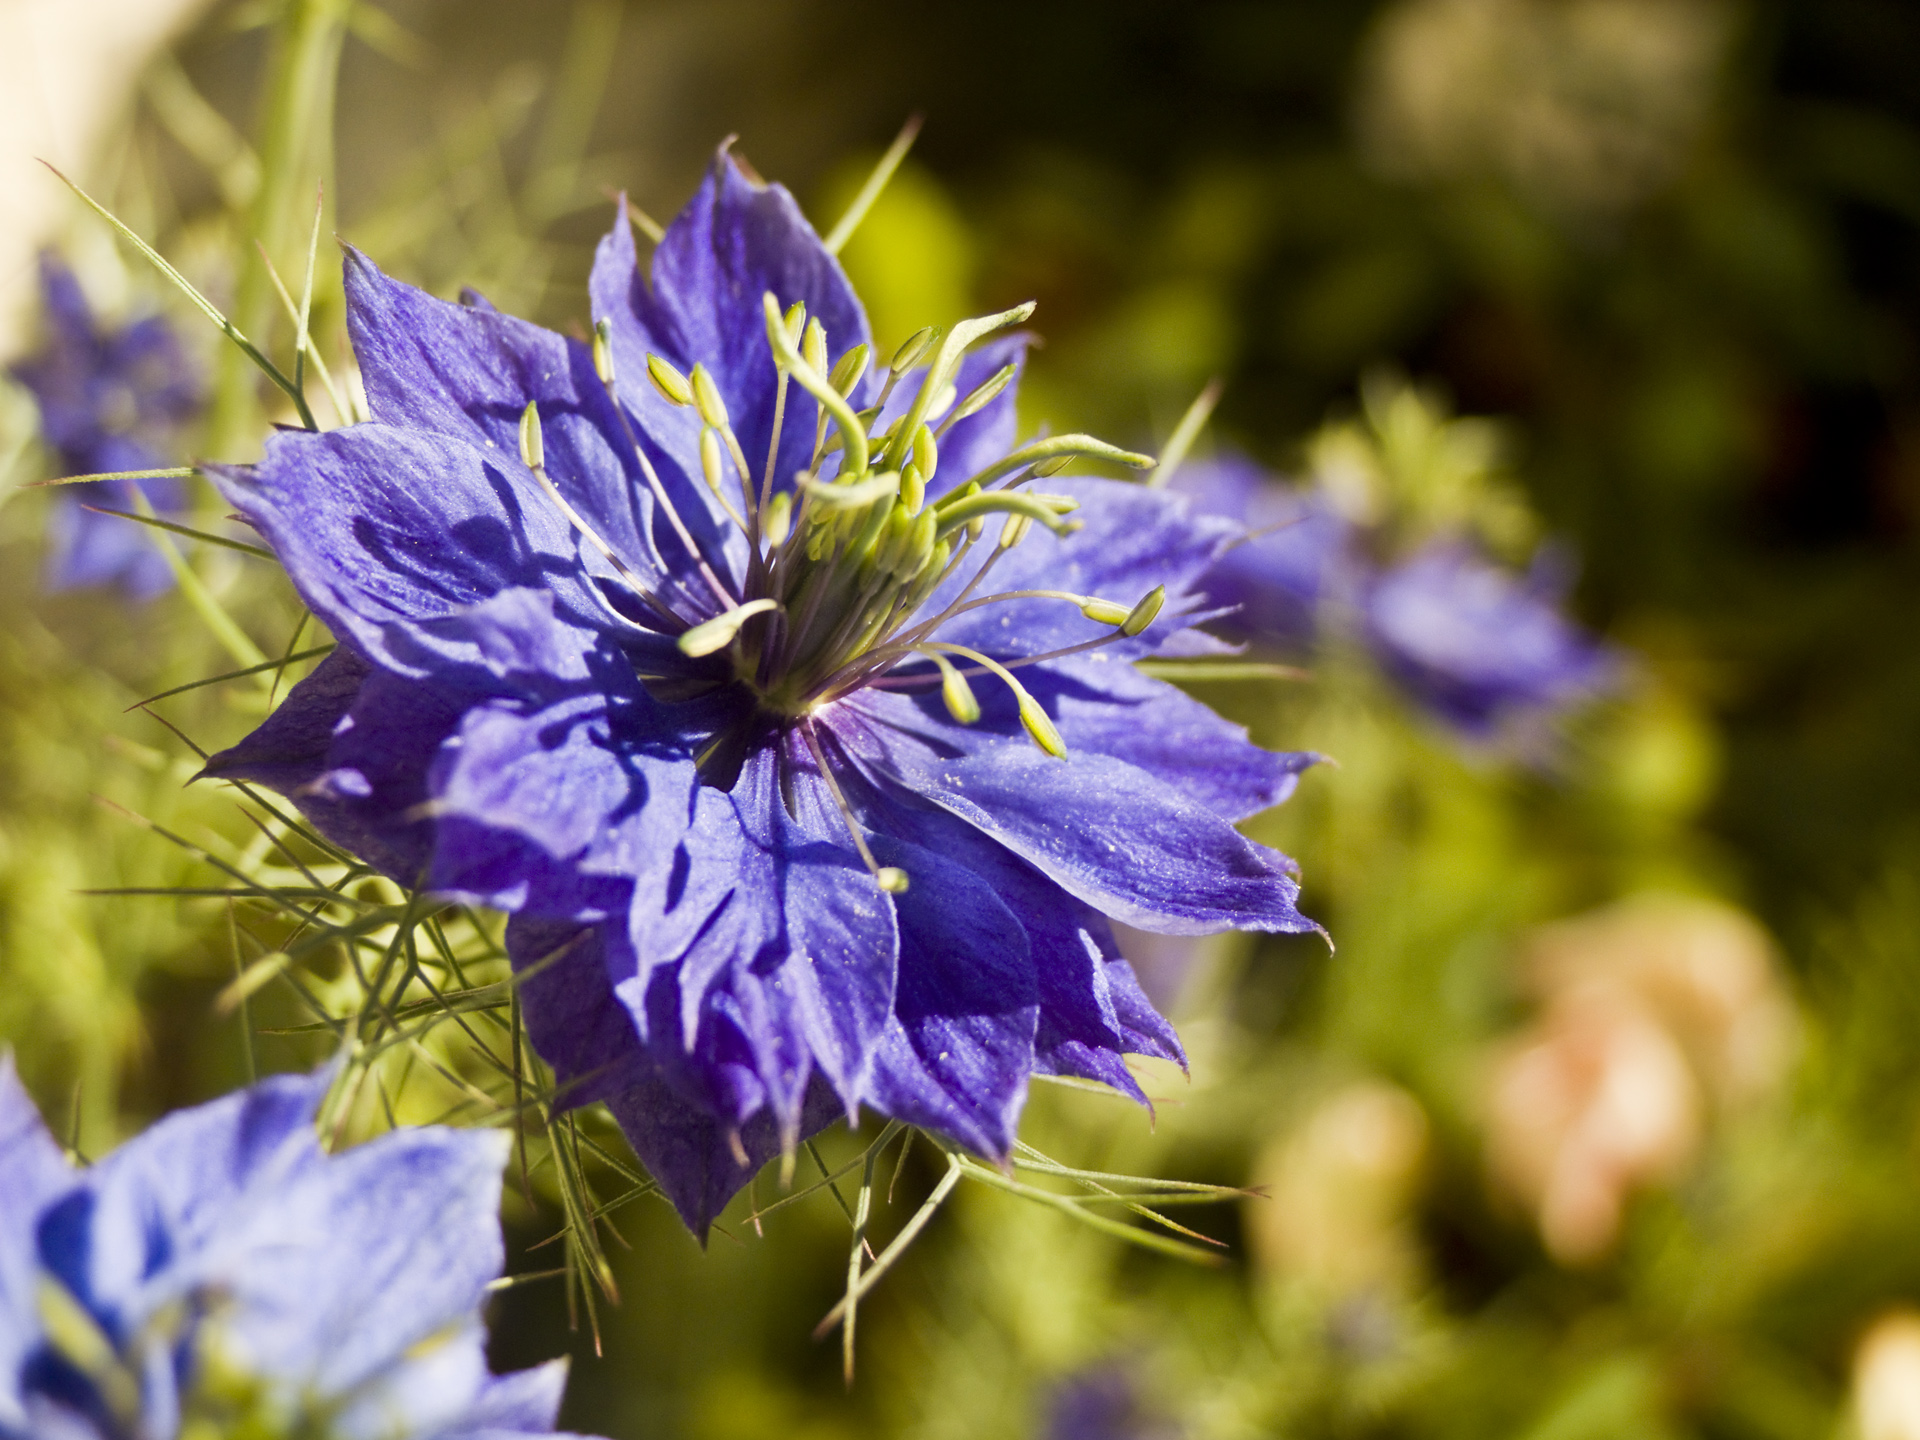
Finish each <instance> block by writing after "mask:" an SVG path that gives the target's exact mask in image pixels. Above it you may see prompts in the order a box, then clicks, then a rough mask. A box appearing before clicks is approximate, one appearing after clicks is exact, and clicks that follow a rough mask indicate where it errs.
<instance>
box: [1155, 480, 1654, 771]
mask: <svg viewBox="0 0 1920 1440" xmlns="http://www.w3.org/2000/svg"><path fill="white" fill-rule="evenodd" d="M1172 488H1173V489H1175V490H1176V491H1178V492H1180V493H1182V494H1185V495H1187V496H1189V497H1190V498H1191V499H1192V501H1193V503H1194V505H1195V507H1196V508H1197V509H1199V510H1200V511H1202V512H1203V513H1205V514H1210V515H1220V516H1226V517H1229V518H1231V519H1233V520H1236V521H1238V522H1239V523H1241V524H1242V525H1244V526H1245V527H1246V528H1247V531H1248V534H1249V537H1250V538H1248V539H1247V540H1246V541H1245V542H1244V543H1241V544H1238V545H1236V546H1234V547H1233V548H1232V549H1230V550H1228V551H1227V552H1226V553H1225V554H1224V555H1223V556H1222V557H1221V558H1220V561H1219V562H1218V563H1217V564H1216V565H1215V566H1214V568H1213V570H1212V571H1211V572H1210V573H1209V574H1208V575H1207V577H1206V579H1205V580H1204V582H1203V589H1204V590H1205V592H1206V595H1207V597H1208V599H1209V600H1210V601H1211V602H1212V603H1213V604H1215V605H1217V606H1219V607H1221V608H1222V609H1229V610H1231V612H1232V613H1230V614H1227V615H1224V616H1223V617H1221V619H1220V620H1219V621H1218V622H1217V628H1219V629H1220V630H1221V631H1222V633H1224V634H1227V635H1229V636H1231V637H1232V638H1234V639H1237V640H1241V641H1250V642H1253V643H1256V644H1262V645H1267V646H1272V647H1275V648H1279V649H1288V650H1311V649H1312V648H1314V646H1315V645H1317V644H1320V643H1324V642H1326V641H1329V640H1336V639H1337V640H1344V641H1347V642H1352V643H1357V644H1358V645H1360V646H1361V647H1362V648H1364V649H1365V651H1366V652H1367V653H1368V654H1370V655H1371V656H1372V657H1373V659H1374V661H1375V663H1376V664H1377V665H1378V666H1379V667H1380V668H1381V669H1382V670H1384V671H1385V672H1386V673H1387V674H1388V675H1390V676H1391V677H1392V678H1393V679H1394V680H1395V681H1396V682H1398V684H1399V685H1400V687H1401V688H1402V689H1403V690H1404V691H1405V692H1406V693H1407V694H1408V695H1409V696H1410V697H1411V698H1412V699H1413V700H1414V701H1415V702H1416V703H1417V704H1419V705H1420V706H1422V707H1423V708H1424V709H1426V710H1427V711H1428V712H1429V713H1430V714H1432V715H1434V716H1435V717H1436V718H1438V719H1439V720H1441V721H1442V722H1444V723H1445V724H1446V725H1448V726H1450V727H1452V729H1453V730H1454V731H1455V732H1456V733H1458V734H1460V735H1462V736H1464V737H1466V738H1467V739H1470V740H1473V741H1478V742H1492V741H1505V740H1509V739H1515V738H1519V739H1525V738H1527V737H1528V732H1529V731H1530V730H1532V729H1534V728H1537V726H1538V725H1539V723H1540V722H1542V721H1544V720H1546V719H1549V718H1551V717H1552V716H1553V715H1555V714H1556V713H1559V712H1562V711H1564V710H1565V709H1567V708H1568V707H1570V706H1572V705H1574V704H1576V703H1578V702H1579V701H1581V700H1584V699H1587V698H1589V697H1591V696H1593V695H1594V694H1596V693H1597V692H1599V691H1601V690H1604V689H1605V688H1607V686H1609V685H1610V684H1611V683H1613V682H1614V681H1615V680H1616V678H1617V677H1618V674H1619V669H1620V666H1619V660H1618V658H1617V657H1616V656H1615V655H1614V654H1613V653H1612V652H1611V651H1610V650H1608V649H1607V648H1606V647H1605V646H1603V645H1601V644H1600V643H1598V642H1597V641H1595V640H1594V639H1593V638H1592V637H1591V636H1589V635H1588V634H1586V633H1585V632H1584V631H1582V630H1581V629H1580V628H1579V627H1578V626H1576V625H1574V624H1573V623H1572V622H1571V621H1569V620H1568V619H1567V618H1566V617H1565V615H1564V614H1563V613H1562V609H1561V602H1562V600H1563V598H1564V590H1565V577H1564V575H1563V573H1562V571H1561V567H1560V566H1558V565H1557V564H1556V560H1557V556H1556V554H1555V552H1553V551H1552V550H1551V549H1549V550H1545V551H1543V552H1542V554H1541V556H1540V557H1539V559H1538V560H1537V561H1536V563H1535V564H1534V566H1533V568H1532V571H1531V573H1529V574H1526V575H1517V574H1515V573H1514V572H1513V571H1511V570H1509V569H1507V568H1506V567H1504V566H1501V565H1499V564H1496V563H1495V562H1494V561H1492V560H1491V559H1489V558H1488V557H1487V555H1486V553H1485V552H1484V550H1482V549H1481V547H1480V546H1479V545H1478V544H1477V543H1476V542H1475V541H1473V540H1472V539H1469V538H1467V536H1466V535H1465V534H1463V533H1460V532H1459V531H1453V532H1448V531H1442V532H1440V533H1438V534H1432V535H1430V536H1429V537H1428V538H1426V539H1424V540H1422V541H1417V542H1415V543H1414V544H1412V545H1411V546H1410V547H1408V550H1407V553H1404V554H1401V555H1399V556H1397V557H1396V556H1395V555H1394V554H1393V553H1392V552H1393V550H1394V548H1395V547H1394V545H1393V542H1392V538H1391V537H1390V536H1389V535H1388V533H1387V532H1388V530H1389V529H1390V527H1389V526H1388V525H1387V524H1386V523H1384V522H1382V521H1378V520H1375V519H1374V518H1373V517H1369V516H1367V515H1366V511H1367V509H1368V508H1369V507H1368V506H1366V505H1364V504H1359V505H1356V504H1355V503H1353V500H1352V498H1351V497H1348V496H1343V495H1340V494H1337V493H1335V489H1334V487H1333V486H1331V485H1328V484H1324V483H1323V484H1318V485H1314V486H1311V487H1305V488H1295V487H1291V486H1286V485H1282V484H1280V483H1278V482H1277V481H1275V480H1273V479H1272V478H1270V477H1269V476H1267V475H1266V474H1265V472H1263V471H1262V470H1261V469H1260V467H1259V466H1257V465H1255V464H1253V463H1252V462H1251V461H1249V460H1247V459H1245V458H1244V457H1241V456H1238V455H1233V454H1226V455H1222V456H1221V457H1219V458H1218V459H1214V460H1209V461H1201V462H1192V463H1190V464H1188V465H1187V466H1186V467H1184V468H1183V469H1182V470H1180V471H1179V473H1178V474H1177V475H1176V476H1175V478H1174V480H1173V481H1172ZM1356 511H1358V512H1359V514H1358V515H1356V514H1355V513H1354V512H1356ZM1383 552H1384V553H1383Z"/></svg>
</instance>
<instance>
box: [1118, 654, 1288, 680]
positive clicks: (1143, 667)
mask: <svg viewBox="0 0 1920 1440" xmlns="http://www.w3.org/2000/svg"><path fill="white" fill-rule="evenodd" d="M1133 668H1134V669H1136V670H1138V671H1139V672H1140V673H1141V674H1142V675H1148V676H1151V677H1152V678H1153V679H1155V680H1171V681H1173V682H1174V683H1175V684H1180V683H1185V682H1192V683H1194V684H1231V683H1233V682H1235V681H1241V680H1311V679H1312V678H1313V672H1312V671H1311V670H1302V669H1300V668H1299V667H1298V666H1296V665H1270V664H1268V663H1266V662H1265V661H1261V660H1136V661H1134V662H1133Z"/></svg>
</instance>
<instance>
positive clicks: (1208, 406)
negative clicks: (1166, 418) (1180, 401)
mask: <svg viewBox="0 0 1920 1440" xmlns="http://www.w3.org/2000/svg"><path fill="white" fill-rule="evenodd" d="M1225 388H1226V382H1225V381H1223V380H1219V379H1213V380H1209V381H1208V382H1207V386H1206V389H1204V390H1202V391H1201V392H1200V393H1199V394H1198V395H1196V396H1194V397H1193V404H1191V405H1189V406H1188V407H1187V413H1186V414H1184V415H1182V416H1181V417H1180V423H1179V424H1178V425H1176V426H1174V427H1173V434H1171V435H1169V436H1168V437H1167V443H1166V445H1165V446H1163V447H1162V448H1161V451H1160V463H1159V464H1158V465H1156V466H1154V467H1153V472H1152V473H1151V474H1149V475H1148V476H1147V485H1148V487H1149V488H1151V489H1155V490H1157V489H1159V488H1160V487H1161V486H1163V485H1165V484H1166V483H1167V482H1168V481H1170V480H1172V479H1173V476H1174V472H1175V471H1177V470H1178V469H1179V468H1180V465H1181V462H1182V461H1184V460H1185V459H1186V458H1187V452H1188V451H1189V450H1191V449H1193V442H1194V441H1195V440H1198V439H1199V438H1200V430H1201V427H1202V426H1204V425H1205V424H1206V423H1207V420H1208V417H1210V416H1211V415H1212V414H1213V407H1214V406H1216V405H1218V404H1219V403H1220V392H1221V391H1222V390H1223V389H1225Z"/></svg>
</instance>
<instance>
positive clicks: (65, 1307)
mask: <svg viewBox="0 0 1920 1440" xmlns="http://www.w3.org/2000/svg"><path fill="white" fill-rule="evenodd" d="M328 1079H329V1077H328V1075H326V1074H325V1073H322V1074H320V1075H316V1076H312V1077H307V1076H286V1077H281V1078H278V1079H274V1080H267V1081H264V1082H262V1083H261V1084H259V1085H256V1086H254V1087H253V1088H252V1089H250V1090H247V1091H244V1092H242V1093H240V1094H237V1095H230V1096H227V1097H226V1098H224V1099H222V1100H217V1101H215V1102H214V1103H212V1104H210V1105H203V1106H201V1107H199V1108H198V1109H195V1110H188V1111H184V1112H182V1113H180V1114H177V1115H173V1116H170V1117H169V1118H167V1119H165V1120H163V1121H161V1122H160V1123H159V1124H158V1125H155V1126H154V1127H153V1128H152V1129H151V1130H149V1131H147V1132H146V1133H145V1134H144V1135H142V1136H140V1137H139V1138H138V1139H135V1140H132V1141H129V1142H128V1143H127V1144H126V1145H123V1146H122V1147H121V1148H120V1149H118V1150H116V1151H115V1152H114V1153H113V1154H111V1155H109V1156H107V1157H106V1159H104V1160H102V1161H101V1162H100V1163H99V1164H98V1165H95V1166H94V1167H93V1168H91V1169H89V1170H81V1171H75V1170H71V1169H69V1168H68V1166H67V1165H66V1162H65V1160H64V1159H63V1158H62V1156H61V1153H60V1150H59V1147H58V1146H56V1145H55V1144H54V1142H53V1139H52V1137H50V1136H49V1135H48V1134H47V1132H46V1129H45V1127H44V1126H43V1125H42V1124H41V1123H40V1117H39V1115H38V1114H37V1113H36V1112H35V1110H34V1107H33V1102H32V1100H31V1099H29V1098H28V1096H27V1094H26V1092H25V1091H24V1090H23V1089H22V1088H21V1086H20V1084H19V1082H18V1080H16V1079H15V1078H14V1073H13V1065H12V1061H11V1060H10V1059H9V1058H8V1057H6V1056H4V1055H0V1436H4V1437H7V1440H16V1437H17V1440H25V1437H29V1436H31V1437H33V1440H174V1437H204V1436H209V1435H263V1436H264V1435H284V1436H293V1435H316V1436H327V1437H330V1440H458V1437H467V1440H508V1437H510V1436H515V1435H536V1434H537V1435H546V1434H550V1433H552V1430H553V1421H554V1415H555V1413H556V1412H557V1411H558V1409H559V1404H560V1396H561V1390H562V1388H563V1386H564V1384H565V1380H566V1367H565V1362H564V1361H556V1362H554V1363H552V1364H549V1365H545V1366H541V1367H539V1368H537V1369H534V1370H526V1371H521V1372H520V1373H518V1374H513V1375H505V1376H495V1375H492V1374H490V1373H489V1372H488V1369H487V1363H486V1353H485V1346H486V1335H485V1331H484V1327H483V1326H482V1324H481V1315H480V1311H481V1306H482V1304H483V1302H484V1300H485V1297H486V1293H487V1285H488V1283H489V1282H490V1281H491V1280H493V1279H494V1277H495V1276H497V1275H498V1274H499V1273H500V1267H501V1258H502V1252H501V1242H500V1226H499V1221H498V1218H497V1215H498V1207H499V1201H500V1170H501V1167H502V1166H503V1165H504V1163H505V1161H506V1156H507V1149H508V1144H507V1140H506V1137H505V1136H503V1135H498V1134H492V1133H481V1132H475V1131H456V1130H447V1129H443V1128H439V1127H432V1128H423V1129H417V1130H401V1131H397V1132H395V1133H393V1134H390V1135H386V1136H383V1137H381V1138H380V1139H377V1140H374V1141H371V1142H369V1143H368V1144H365V1145H362V1146H359V1147H358V1148H356V1149H353V1150H349V1151H346V1152H345V1153H343V1154H339V1155H331V1156H329V1155H326V1154H324V1153H323V1152H322V1151H321V1149H320V1146H319V1144H318V1142H317V1141H316V1139H315V1137H314V1132H313V1118H314V1111H315V1109H316V1107H317V1106H318V1104H319V1102H320V1100H321V1097H322V1096H323V1095H324V1094H325V1093H326V1089H327V1084H328Z"/></svg>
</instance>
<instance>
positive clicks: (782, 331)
mask: <svg viewBox="0 0 1920 1440" xmlns="http://www.w3.org/2000/svg"><path fill="white" fill-rule="evenodd" d="M760 303H761V306H762V308H763V309H764V310H765V312H766V317H767V343H768V344H769V345H771V346H772V347H773V354H774V359H775V360H776V361H777V362H778V363H779V365H780V366H781V368H782V369H784V370H786V371H787V372H788V373H789V374H791V375H792V376H793V378H794V379H795V380H797V381H799V382H800V388H801V389H803V390H805V391H806V392H807V393H808V394H809V395H811V396H813V398H814V399H816V400H818V401H819V402H820V403H821V404H822V405H823V406H825V407H826V410H827V413H828V414H830V415H831V416H833V420H834V423H835V424H836V425H838V426H839V427H840V438H841V440H842V442H843V443H844V444H845V445H846V447H847V461H846V464H845V465H844V466H843V467H842V468H841V473H842V474H844V475H845V476H846V477H847V478H848V479H849V480H852V479H857V478H859V477H861V476H864V475H865V474H866V473H867V432H866V427H865V426H864V425H862V424H861V423H860V421H859V419H858V417H856V416H855V415H854V413H853V408H852V407H851V406H850V405H848V404H847V397H846V396H844V395H842V394H841V393H840V392H839V391H838V390H835V389H834V388H833V386H832V385H830V384H828V383H827V377H826V376H824V375H822V374H821V373H820V372H819V371H818V370H816V369H814V368H813V366H811V365H809V364H807V362H806V361H805V360H804V359H802V358H801V356H800V352H799V351H798V350H796V349H794V346H793V342H792V341H791V340H789V339H788V338H787V331H786V326H785V324H784V323H783V322H782V321H781V318H780V302H779V301H778V300H775V299H774V298H773V292H772V291H771V290H768V291H765V292H764V293H763V294H762V295H761V297H760Z"/></svg>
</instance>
